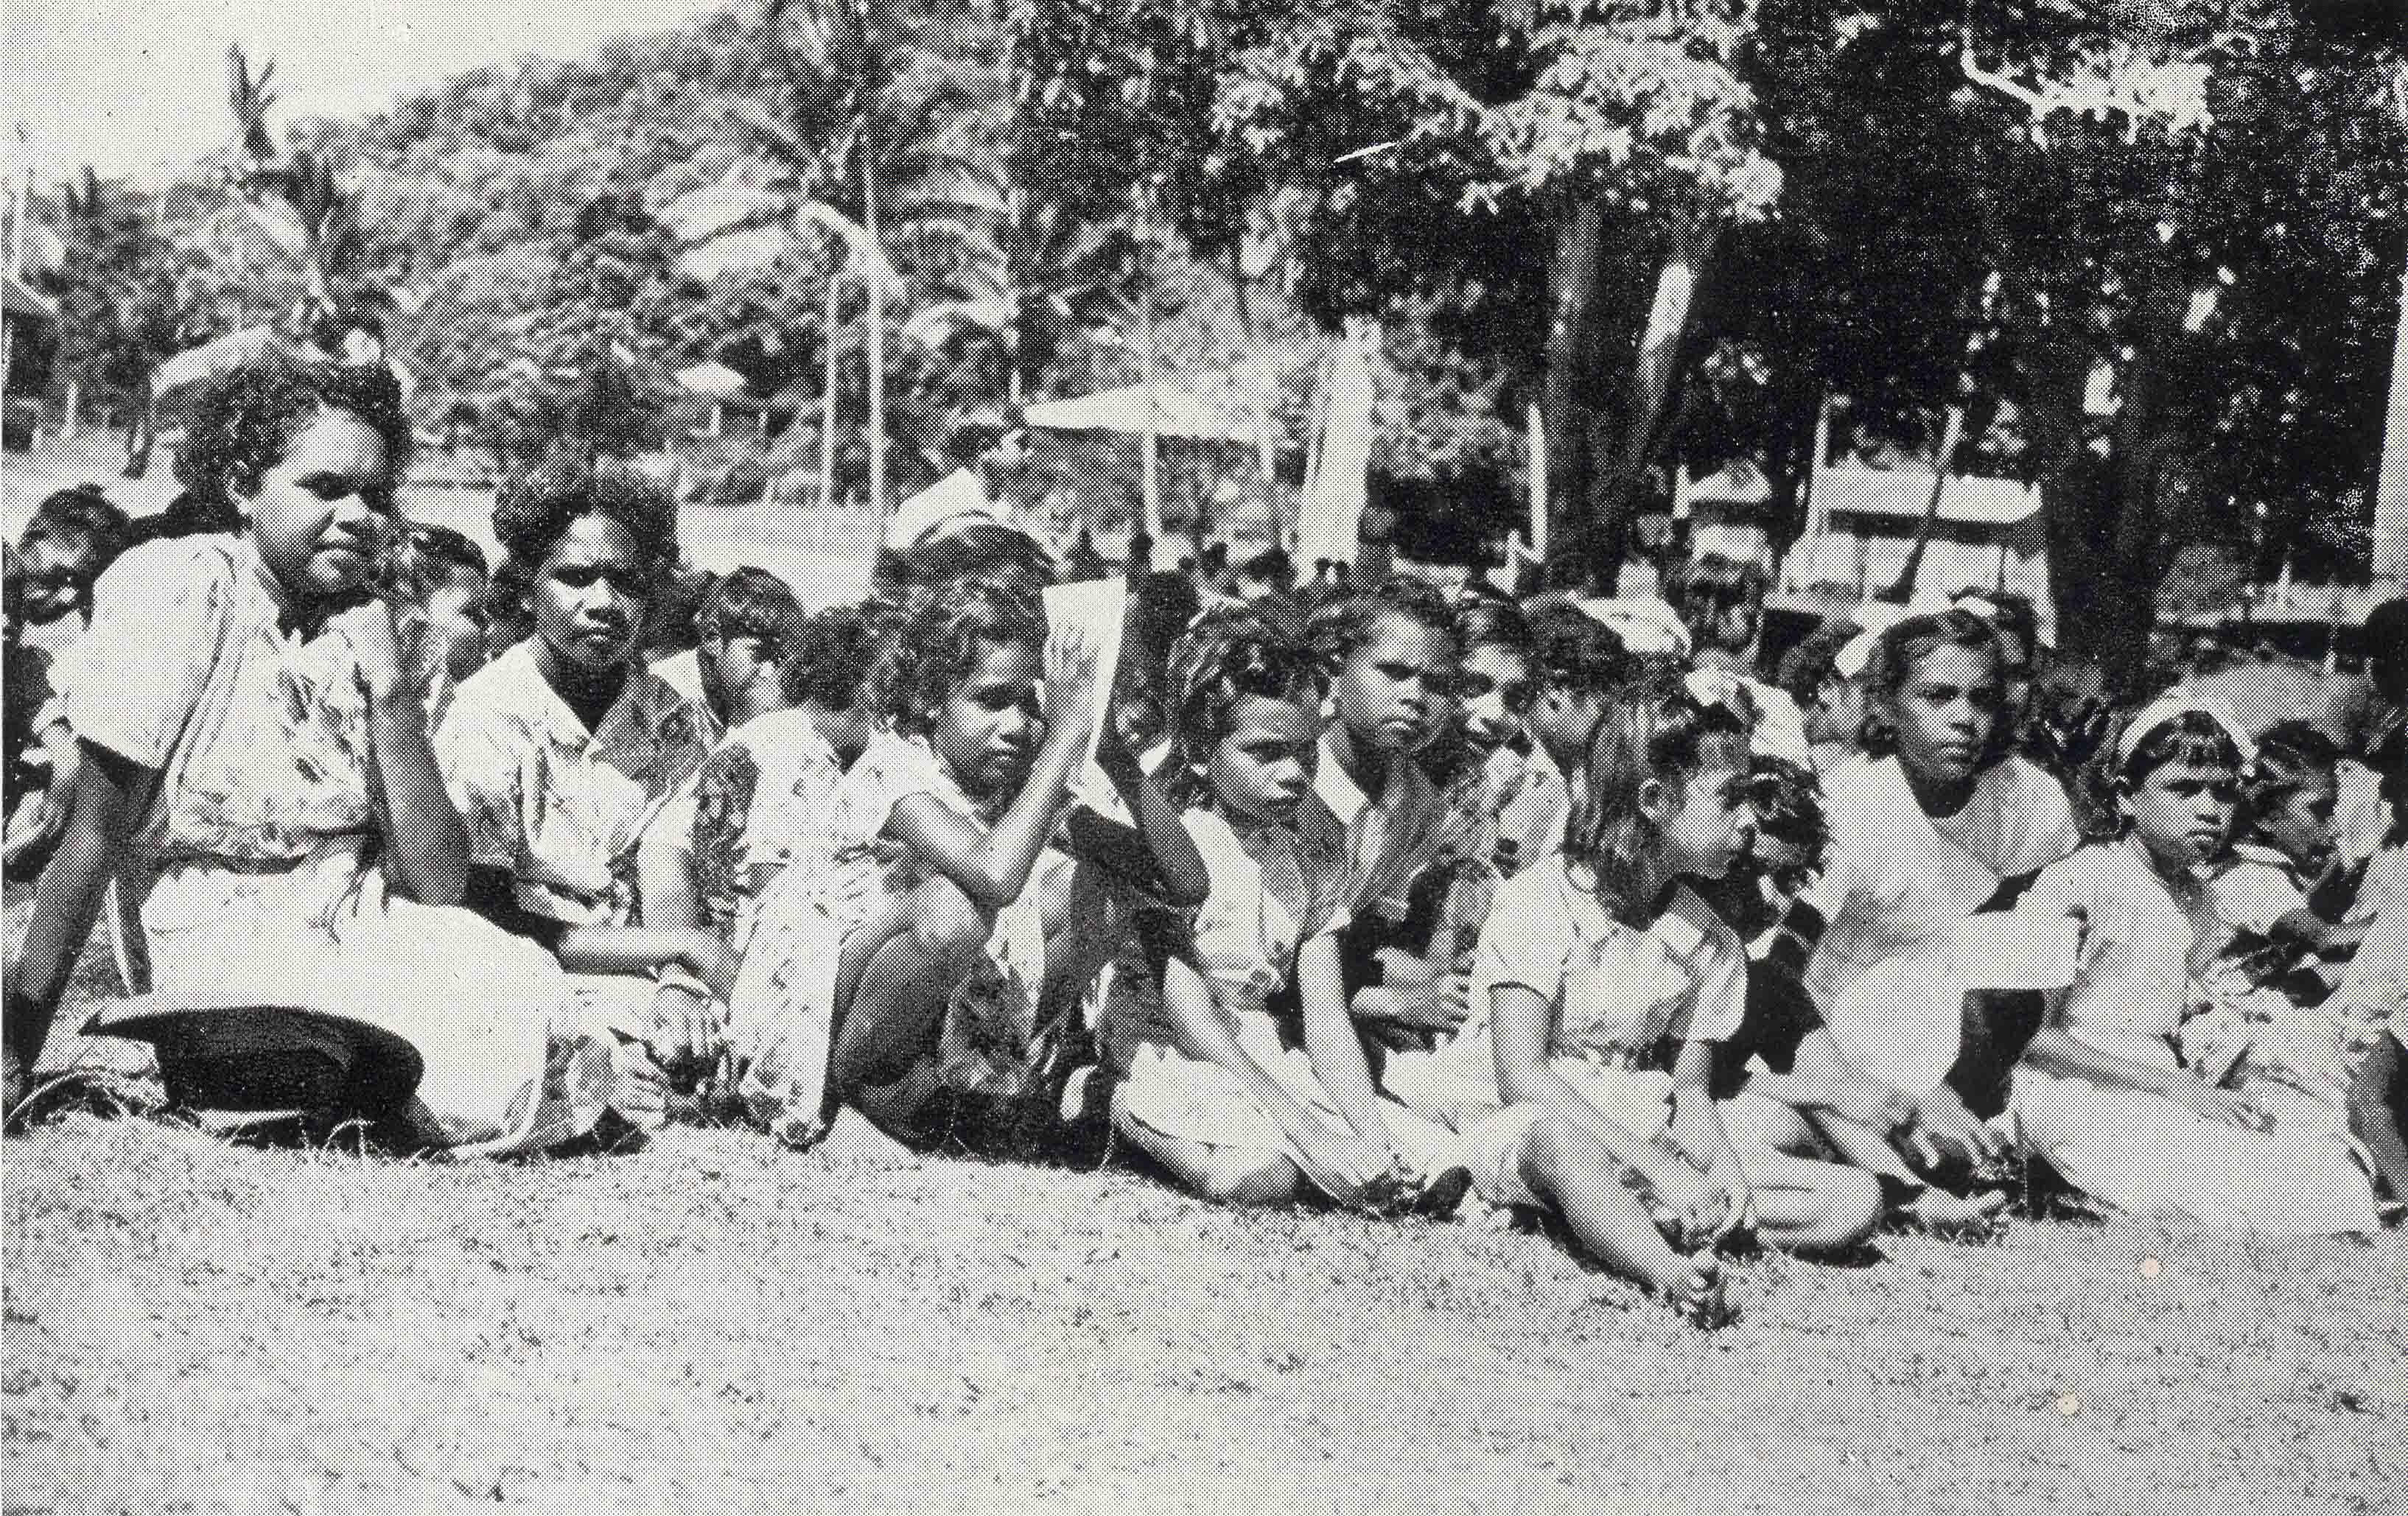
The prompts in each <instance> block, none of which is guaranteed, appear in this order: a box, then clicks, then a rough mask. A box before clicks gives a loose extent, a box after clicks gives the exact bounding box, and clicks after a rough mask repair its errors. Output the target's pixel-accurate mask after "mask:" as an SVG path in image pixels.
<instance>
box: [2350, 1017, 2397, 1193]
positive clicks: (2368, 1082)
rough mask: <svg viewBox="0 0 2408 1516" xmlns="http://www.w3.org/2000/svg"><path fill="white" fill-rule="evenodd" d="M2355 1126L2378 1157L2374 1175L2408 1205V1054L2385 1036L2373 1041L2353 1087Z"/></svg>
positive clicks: (2359, 1067)
mask: <svg viewBox="0 0 2408 1516" xmlns="http://www.w3.org/2000/svg"><path fill="white" fill-rule="evenodd" d="M2349 1117H2350V1125H2351V1127H2352V1128H2353V1129H2354V1130H2355V1131H2356V1132H2357V1133H2358V1140H2359V1141H2360V1142H2363V1143H2365V1144H2366V1148H2367V1151H2369V1152H2371V1153H2372V1154H2373V1155H2374V1172H2375V1174H2376V1175H2377V1176H2378V1177H2379V1178H2380V1179H2381V1180H2383V1183H2384V1187H2385V1188H2386V1189H2387V1190H2389V1191H2390V1192H2391V1198H2392V1199H2394V1200H2408V1136H2404V1135H2403V1133H2402V1127H2403V1126H2408V1050H2403V1049H2402V1048H2401V1044H2400V1039H2399V1038H2398V1037H2395V1036H2393V1035H2392V1034H2391V1033H2388V1032H2386V1033H2384V1034H2382V1035H2381V1036H2378V1037H2376V1038H2375V1039H2374V1044H2373V1046H2372V1047H2371V1048H2369V1049H2368V1050H2367V1053H2366V1057H2365V1059H2364V1060H2363V1061H2362V1062H2361V1063H2359V1065H2358V1074H2357V1076H2356V1077H2355V1078H2354V1079H2352V1080H2350V1086H2349Z"/></svg>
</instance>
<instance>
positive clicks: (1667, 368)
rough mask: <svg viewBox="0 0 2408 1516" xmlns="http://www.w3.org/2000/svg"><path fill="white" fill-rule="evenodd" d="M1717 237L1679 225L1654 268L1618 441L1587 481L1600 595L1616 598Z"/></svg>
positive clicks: (1712, 231)
mask: <svg viewBox="0 0 2408 1516" xmlns="http://www.w3.org/2000/svg"><path fill="white" fill-rule="evenodd" d="M1715 238H1716V228H1714V227H1713V226H1712V225H1706V224H1700V223H1699V222H1694V221H1684V222H1683V223H1682V224H1681V226H1679V227H1678V228H1677V229H1676V230H1675V231H1674V233H1673V236H1672V241H1671V245H1670V247H1669V248H1668V249H1667V250H1666V251H1665V254H1664V260H1663V262H1662V263H1661V264H1659V265H1657V266H1656V285H1655V297H1654V299H1653V300H1652V301H1651V302H1650V304H1649V306H1648V308H1647V325H1646V328H1645V330H1644V331H1643V332H1642V333H1641V336H1640V339H1639V349H1638V351H1637V353H1636V354H1635V355H1634V356H1633V359H1632V362H1631V369H1630V379H1629V382H1628V384H1627V386H1626V387H1625V389H1624V391H1623V405H1622V424H1621V426H1620V428H1619V429H1618V431H1619V435H1618V436H1616V438H1615V440H1614V445H1613V452H1612V453H1611V455H1610V457H1609V460H1608V462H1607V464H1606V466H1605V467H1603V468H1598V469H1595V470H1594V471H1593V472H1592V474H1591V477H1590V481H1589V514H1590V518H1591V523H1592V524H1591V531H1592V533H1593V536H1592V540H1591V547H1590V558H1589V562H1590V573H1591V577H1592V580H1593V582H1594V583H1595V584H1596V585H1597V588H1598V593H1599V594H1609V595H1610V594H1614V593H1616V591H1617V590H1618V589H1619V587H1620V584H1621V579H1622V563H1623V560H1624V559H1625V558H1627V557H1628V556H1629V551H1630V532H1631V527H1632V525H1633V524H1634V523H1635V522H1637V520H1638V516H1639V508H1640V506H1641V503H1642V502H1641V490H1642V489H1643V488H1644V486H1645V482H1646V478H1647V465H1649V464H1650V463H1651V462H1653V461H1654V459H1655V457H1656V451H1657V450H1658V449H1659V448H1660V447H1661V445H1662V443H1663V440H1664V437H1665V436H1666V434H1667V427H1666V425H1665V422H1667V421H1668V420H1670V417H1671V415H1672V402H1673V401H1674V399H1675V398H1676V397H1677V396H1678V395H1679V393H1680V388H1681V382H1680V381H1681V356H1682V350H1683V347H1684V343H1685V340H1686V338H1687V336H1688V332H1689V312H1690V309H1691V308H1692V307H1693V305H1694V304H1695V297H1696V294H1697V289H1698V278H1699V274H1700V273H1701V272H1702V271H1703V270H1704V268H1705V263H1706V259H1707V256H1708V255H1709V254H1710V253H1712V252H1713V245H1714V241H1715Z"/></svg>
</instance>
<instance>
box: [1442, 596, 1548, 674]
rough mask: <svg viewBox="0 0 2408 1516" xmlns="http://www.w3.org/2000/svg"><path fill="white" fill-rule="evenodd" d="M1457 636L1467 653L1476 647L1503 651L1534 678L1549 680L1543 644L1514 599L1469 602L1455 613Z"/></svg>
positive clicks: (1458, 641) (1457, 641)
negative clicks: (1543, 665)
mask: <svg viewBox="0 0 2408 1516" xmlns="http://www.w3.org/2000/svg"><path fill="white" fill-rule="evenodd" d="M1455 641H1456V643H1457V644H1458V645H1459V646H1460V647H1461V648H1462V649H1463V651H1466V652H1469V651H1471V650H1472V649H1474V648H1502V649H1504V650H1505V651H1507V652H1510V653H1512V655H1513V656H1514V657H1516V658H1519V659H1521V660H1522V662H1523V663H1524V664H1526V665H1528V666H1529V670H1530V673H1531V675H1532V677H1533V678H1536V679H1543V678H1544V677H1545V674H1544V671H1543V670H1541V668H1540V667H1539V641H1538V637H1537V636H1535V635H1534V634H1533V633H1532V631H1531V629H1530V622H1529V618H1528V617H1527V616H1524V615H1523V614H1522V608H1521V607H1520V606H1517V605H1515V604H1514V603H1513V602H1512V601H1511V600H1472V601H1469V602H1467V603H1466V604H1464V605H1463V606H1461V607H1460V608H1457V609H1456V611H1455Z"/></svg>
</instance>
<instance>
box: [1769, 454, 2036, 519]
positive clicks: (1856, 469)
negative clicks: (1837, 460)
mask: <svg viewBox="0 0 2408 1516" xmlns="http://www.w3.org/2000/svg"><path fill="white" fill-rule="evenodd" d="M1813 490H1814V496H1813V506H1814V508H1815V509H1816V510H1817V511H1821V512H1827V513H1828V514H1830V515H1849V516H1890V517H1899V516H1905V517H1920V516H1921V515H1922V514H1923V512H1924V508H1925V507H1926V506H1928V504H1929V503H1930V500H1931V476H1930V475H1929V474H1928V473H1927V472H1924V471H1922V470H1920V469H1914V470H1909V469H1892V468H1867V467H1865V466H1864V465H1860V464H1834V465H1831V466H1829V467H1828V468H1823V469H1818V470H1816V472H1815V475H1814V485H1813ZM2039 509H2040V491H2039V490H2037V489H2035V488H2032V487H2031V486H2029V485H2026V484H2022V483H2019V482H2017V481H2016V480H2014V479H1981V478H1977V477H1975V476H1972V475H1967V474H1960V475H1957V477H1955V478H1953V479H1950V480H1949V481H1948V485H1947V488H1946V489H1945V490H1943V491H1942V493H1941V496H1940V519H1941V520H1942V521H1943V522H1962V523H1964V524H1967V525H1974V526H2014V525H2017V524H2019V523H2021V522H2025V521H2027V520H2028V519H2030V517H2031V515H2032V514H2033V513H2034V512H2035V511H2037V510H2039Z"/></svg>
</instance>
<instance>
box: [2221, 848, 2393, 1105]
mask: <svg viewBox="0 0 2408 1516" xmlns="http://www.w3.org/2000/svg"><path fill="white" fill-rule="evenodd" d="M2201 877H2202V878H2203V879H2204V880H2205V881H2206V884H2207V895H2208V902H2209V904H2210V906H2211V907H2212V908H2213V909H2214V932H2215V936H2214V938H2213V939H2212V940H2211V941H2210V942H2208V943H2205V944H2203V945H2202V948H2203V950H2212V951H2203V952H2202V957H2203V958H2204V959H2205V962H2204V963H2203V965H2202V967H2201V970H2200V991H2201V998H2202V999H2203V1000H2204V1002H2205V1004H2204V1005H2203V1006H2201V1007H2200V1008H2196V1009H2194V1011H2193V1013H2192V1014H2191V1015H2189V1016H2187V1017H2186V1018H2185V1019H2184V1022H2183V1024H2182V1034H2181V1037H2180V1042H2181V1050H2182V1059H2183V1063H2184V1064H2185V1065H2187V1066H2188V1067H2190V1068H2192V1069H2194V1070H2195V1071H2197V1072H2198V1073H2199V1074H2200V1076H2201V1077H2203V1078H2205V1079H2207V1080H2212V1081H2214V1082H2216V1083H2229V1084H2231V1085H2234V1086H2236V1087H2238V1088H2244V1089H2246V1088H2250V1087H2251V1085H2252V1082H2253V1081H2257V1080H2263V1081H2266V1082H2268V1083H2272V1084H2279V1085H2284V1086H2287V1087H2288V1088H2290V1089H2292V1090H2295V1091H2297V1092H2299V1093H2300V1094H2305V1095H2309V1096H2312V1097H2314V1098H2315V1099H2318V1100H2321V1101H2323V1102H2325V1103H2326V1105H2327V1106H2328V1107H2329V1108H2330V1112H2331V1117H2332V1119H2333V1120H2334V1121H2335V1122H2336V1123H2341V1122H2345V1117H2344V1115H2343V1112H2344V1110H2345V1107H2344V1106H2343V1097H2344V1095H2345V1094H2346V1092H2347V1090H2348V1087H2349V1080H2350V1077H2351V1074H2352V1071H2353V1068H2354V1066H2355V1063H2356V1060H2357V1057H2358V1056H2359V1055H2360V1054H2362V1053H2363V1051H2364V1049H2363V1046H2362V1044H2361V1045H2359V1046H2358V1047H2357V1048H2355V1049H2353V1046H2352V1040H2353V1039H2352V1037H2351V1036H2350V1029H2349V1028H2348V1027H2347V1026H2346V1025H2345V1024H2344V1023H2343V1019H2342V1017H2341V1016H2340V1015H2339V1014H2338V1011H2339V1005H2338V1003H2337V1002H2333V1001H2328V1002H2327V1003H2325V1004H2323V1005H2314V1006H2301V1005H2296V1004H2294V1003H2293V1002H2292V1000H2291V997H2290V996H2289V995H2288V994H2285V993H2284V992H2283V991H2282V990H2281V989H2280V988H2278V987H2277V985H2276V984H2275V982H2274V981H2275V980H2277V979H2279V978H2280V977H2281V975H2282V973H2283V972H2284V971H2286V969H2288V968H2290V967H2292V966H2294V965H2295V964H2296V963H2297V962H2298V961H2299V960H2300V959H2303V958H2305V957H2307V956H2308V955H2307V954H2306V953H2305V952H2304V951H2286V948H2285V947H2284V945H2283V944H2281V943H2279V942H2277V941H2276V940H2275V938H2274V936H2273V932H2274V924H2275V923H2276V922H2280V921H2281V920H2282V919H2283V918H2284V917H2286V916H2287V915H2289V914H2291V913H2292V912H2293V911H2297V910H2305V909H2307V908H2308V894H2307V892H2308V890H2309V889H2310V888H2311V887H2312V886H2313V885H2314V883H2315V881H2314V880H2310V879H2307V878H2305V877H2304V876H2302V875H2301V874H2300V870H2299V868H2298V867H2297V866H2296V865H2293V864H2292V862H2291V860H2290V859H2289V858H2288V857H2286V856H2285V855H2284V854H2283V853H2282V852H2281V851H2278V850H2276V849H2273V848H2269V847H2265V846H2262V845H2260V844H2257V843H2254V842H2242V843H2236V844H2234V845H2233V847H2232V849H2231V850H2230V851H2229V852H2228V853H2226V854H2225V856H2224V857H2222V858H2220V859H2218V860H2216V861H2215V863H2214V864H2213V865H2210V866H2209V867H2208V868H2207V869H2205V870H2204V871H2203V873H2202V876H2201Z"/></svg>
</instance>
